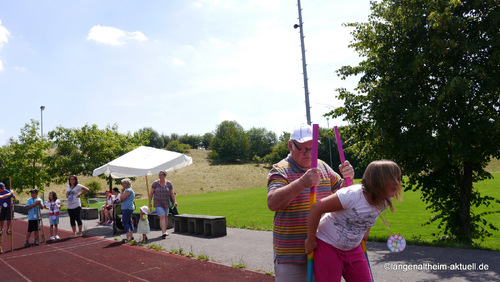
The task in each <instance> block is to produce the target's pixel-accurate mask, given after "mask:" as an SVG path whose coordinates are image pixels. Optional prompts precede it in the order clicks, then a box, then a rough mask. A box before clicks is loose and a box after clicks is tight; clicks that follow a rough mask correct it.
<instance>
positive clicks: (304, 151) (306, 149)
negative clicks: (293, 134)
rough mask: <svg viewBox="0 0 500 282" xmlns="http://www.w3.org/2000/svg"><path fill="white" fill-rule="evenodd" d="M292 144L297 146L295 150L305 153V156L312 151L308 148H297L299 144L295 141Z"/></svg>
mask: <svg viewBox="0 0 500 282" xmlns="http://www.w3.org/2000/svg"><path fill="white" fill-rule="evenodd" d="M292 143H293V145H294V146H295V148H297V150H299V152H301V153H304V154H305V153H307V152H309V151H311V150H312V148H306V147H304V148H300V147H299V146H297V143H295V141H294V140H292Z"/></svg>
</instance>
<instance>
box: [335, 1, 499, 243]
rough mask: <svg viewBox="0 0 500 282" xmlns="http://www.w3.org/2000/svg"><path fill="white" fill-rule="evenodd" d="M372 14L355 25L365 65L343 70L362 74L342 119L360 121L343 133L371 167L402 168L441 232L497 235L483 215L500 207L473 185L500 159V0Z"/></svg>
mask: <svg viewBox="0 0 500 282" xmlns="http://www.w3.org/2000/svg"><path fill="white" fill-rule="evenodd" d="M371 10H372V14H371V15H370V17H369V20H368V22H367V23H351V24H348V26H350V27H354V31H353V32H352V35H353V36H354V40H353V42H352V44H351V45H350V46H351V47H353V48H354V49H355V50H356V51H357V52H358V53H359V55H361V56H362V57H363V58H364V59H363V61H362V62H361V63H360V64H359V65H357V66H354V67H352V66H344V67H342V68H341V69H340V70H339V71H338V72H339V74H340V76H341V77H342V78H346V77H348V76H353V75H360V76H361V77H360V79H359V82H358V86H357V89H356V90H357V92H358V93H356V94H355V93H351V92H349V91H347V90H346V89H339V90H338V91H339V96H338V97H339V98H340V99H342V100H344V107H341V108H339V109H336V110H335V111H334V112H333V117H339V116H344V117H345V119H346V120H348V121H349V122H350V124H351V126H349V127H347V128H345V131H344V132H343V134H345V135H346V136H349V137H350V138H352V139H351V140H350V141H352V146H350V149H352V151H353V152H357V153H358V154H359V156H360V157H361V158H362V159H363V160H365V161H366V162H369V161H371V160H373V159H377V158H388V159H393V160H395V161H396V162H398V163H399V164H400V165H401V166H402V168H403V170H404V173H405V174H406V175H407V176H408V177H409V183H408V186H407V188H406V189H412V190H417V189H420V190H421V191H422V197H423V200H424V201H425V202H426V203H428V204H429V208H430V209H431V210H432V211H433V212H435V213H437V215H436V216H435V217H433V218H432V219H431V220H430V222H429V223H432V222H437V223H438V228H439V229H440V230H441V232H440V233H442V234H444V235H447V236H449V238H450V239H452V240H455V241H459V242H463V243H466V244H471V243H473V240H475V239H482V238H484V237H485V236H490V235H491V232H490V230H497V228H496V227H494V226H493V225H491V224H489V223H487V221H486V220H485V219H484V217H483V216H484V214H485V213H480V212H479V211H478V209H477V208H478V207H479V206H481V205H486V206H488V205H489V204H490V202H491V201H498V200H496V199H493V198H491V197H489V196H482V195H480V193H479V192H478V191H477V190H475V189H474V185H473V184H474V183H475V182H477V181H480V180H484V179H487V178H491V174H489V173H488V172H486V171H485V170H484V168H485V166H486V165H487V164H488V162H489V161H490V160H491V158H492V157H496V158H498V157H500V116H499V115H500V114H499V110H500V98H499V97H500V79H499V77H500V63H499V62H500V32H499V31H500V28H499V27H500V4H499V2H498V1H497V0H485V1H468V0H464V1H459V0H452V1H448V0H446V1H444V0H437V1H429V0H417V1H394V0H383V1H381V2H378V3H377V2H373V3H372V7H371ZM495 212H498V211H495ZM487 213H491V211H490V212H487Z"/></svg>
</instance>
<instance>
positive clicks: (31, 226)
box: [28, 219, 38, 232]
mask: <svg viewBox="0 0 500 282" xmlns="http://www.w3.org/2000/svg"><path fill="white" fill-rule="evenodd" d="M33 231H38V219H33V220H28V232H33Z"/></svg>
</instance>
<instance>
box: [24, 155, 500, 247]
mask: <svg viewBox="0 0 500 282" xmlns="http://www.w3.org/2000/svg"><path fill="white" fill-rule="evenodd" d="M188 155H190V156H191V157H192V158H193V165H191V166H188V167H186V168H183V169H180V170H177V171H173V172H169V174H168V176H167V179H169V180H170V181H172V183H173V185H174V189H175V191H176V193H177V201H178V202H179V212H180V213H189V214H205V215H218V216H225V217H226V220H227V224H228V226H230V227H236V228H248V229H259V230H271V229H272V219H273V212H271V211H269V209H268V208H267V204H266V196H267V188H266V187H265V186H266V176H267V173H268V171H269V168H267V167H265V166H263V165H257V164H234V165H212V164H211V163H210V162H209V161H208V159H207V155H208V151H205V150H191V151H190V153H189V154H188ZM486 170H487V171H489V172H490V173H494V177H495V178H494V179H491V180H487V181H483V182H481V183H477V184H475V187H476V188H477V189H478V190H479V191H480V192H481V193H483V194H484V195H490V196H493V197H495V198H497V199H500V189H499V188H500V161H499V160H493V161H492V162H491V163H490V164H489V165H488V167H487V168H486ZM155 179H157V176H149V177H148V185H149V186H151V183H152V182H153V181H154V180H155ZM79 180H80V183H83V184H84V183H87V182H89V181H91V180H97V181H99V182H101V185H102V187H103V190H104V189H106V187H107V186H106V182H105V180H102V179H100V178H98V177H79ZM356 183H359V180H358V181H356ZM66 185H67V184H62V185H52V186H51V187H47V189H46V191H56V192H57V193H58V195H59V197H60V198H64V191H65V187H66ZM254 187H261V188H254ZM133 189H134V191H135V192H136V193H139V194H141V195H142V196H143V197H142V199H138V200H137V201H136V205H137V206H138V207H140V206H141V205H145V204H147V197H146V178H145V177H139V178H137V179H136V180H135V181H134V182H133ZM40 196H41V195H40ZM27 197H28V196H27V195H18V198H19V199H20V201H21V202H22V203H25V202H26V199H27ZM96 206H97V205H96ZM395 207H396V209H397V212H396V213H391V212H385V213H383V214H386V215H387V219H388V223H389V227H390V228H391V231H392V232H393V233H400V234H401V235H403V236H404V237H405V238H406V239H407V240H408V241H409V242H411V243H412V244H435V243H433V240H434V237H433V236H432V235H431V233H434V232H437V231H438V230H437V225H436V224H432V225H428V226H422V224H423V223H425V222H427V220H428V219H429V217H430V216H431V213H430V212H429V211H428V210H426V205H425V204H424V203H423V202H422V201H421V200H420V193H419V192H405V193H404V195H403V201H402V202H398V201H395ZM485 210H491V211H494V210H500V206H499V205H498V204H493V205H492V206H490V207H488V208H482V209H480V210H478V211H475V212H482V211H485ZM486 218H487V220H489V221H490V222H491V223H493V224H494V225H495V226H496V227H499V228H500V217H498V215H489V216H487V217H486ZM389 235H390V233H389V231H388V230H387V228H386V227H385V225H384V224H383V223H382V222H381V221H380V219H379V220H378V221H377V223H376V225H375V226H374V227H373V228H372V229H371V232H370V239H371V240H379V241H385V240H387V238H388V237H389ZM480 247H482V248H488V249H493V250H500V231H495V232H493V236H492V237H489V238H488V239H487V240H486V241H484V242H481V244H480Z"/></svg>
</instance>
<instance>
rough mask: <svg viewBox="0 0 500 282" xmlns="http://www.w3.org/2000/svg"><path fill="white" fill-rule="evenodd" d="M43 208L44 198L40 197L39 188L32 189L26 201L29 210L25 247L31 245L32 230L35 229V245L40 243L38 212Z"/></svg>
mask: <svg viewBox="0 0 500 282" xmlns="http://www.w3.org/2000/svg"><path fill="white" fill-rule="evenodd" d="M42 208H43V202H42V199H40V198H38V190H37V189H33V190H31V198H29V199H28V201H27V202H26V209H27V210H28V233H26V243H25V244H24V247H29V246H30V237H31V232H33V231H35V245H38V244H39V242H38V239H37V238H38V214H39V213H40V211H41V209H42Z"/></svg>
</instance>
